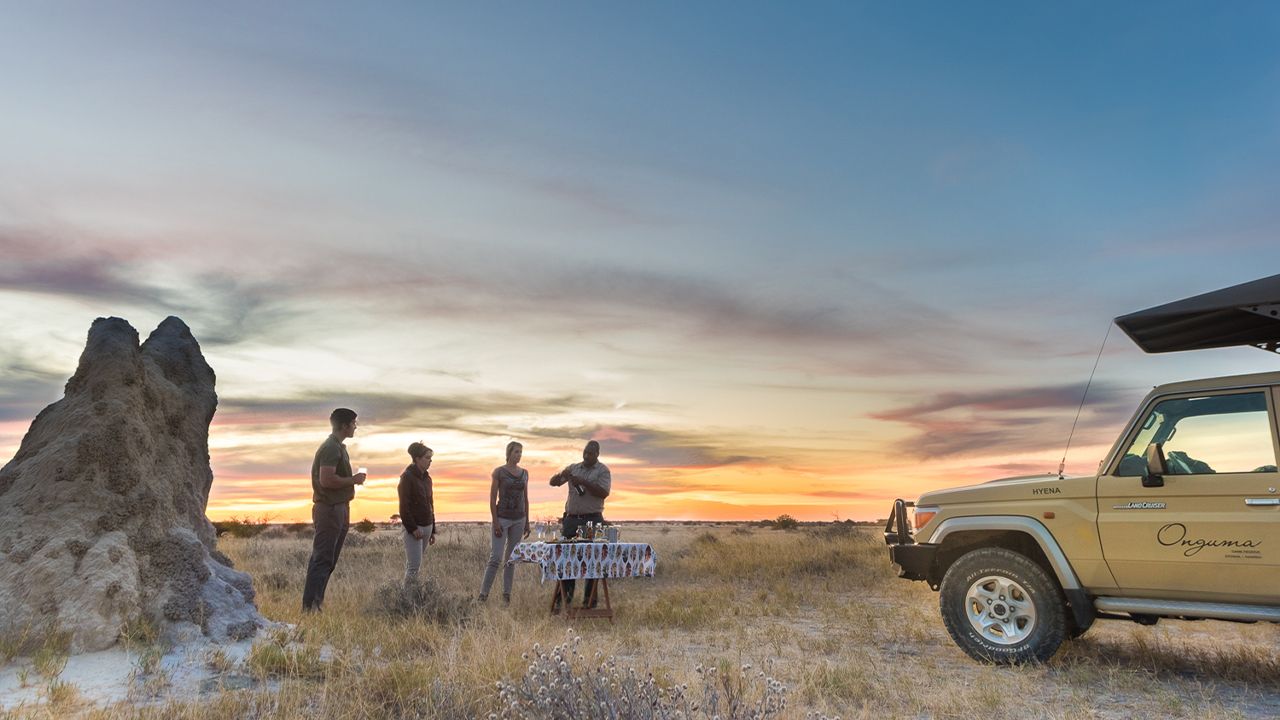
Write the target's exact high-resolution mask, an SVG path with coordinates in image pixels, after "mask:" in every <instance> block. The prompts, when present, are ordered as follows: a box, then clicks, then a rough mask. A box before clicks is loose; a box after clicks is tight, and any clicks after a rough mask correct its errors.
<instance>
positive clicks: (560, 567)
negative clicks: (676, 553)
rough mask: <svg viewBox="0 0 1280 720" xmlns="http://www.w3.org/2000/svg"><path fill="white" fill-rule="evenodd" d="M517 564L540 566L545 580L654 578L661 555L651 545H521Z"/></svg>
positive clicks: (514, 554) (515, 553) (513, 553)
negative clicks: (535, 564) (526, 563)
mask: <svg viewBox="0 0 1280 720" xmlns="http://www.w3.org/2000/svg"><path fill="white" fill-rule="evenodd" d="M511 560H512V561H514V562H530V563H538V564H539V565H541V566H542V579H543V580H581V579H586V578H625V577H653V571H654V568H656V567H657V564H658V554H657V553H656V552H654V551H653V547H652V546H650V545H649V544H648V543H602V542H594V543H587V542H574V543H545V542H531V543H520V544H519V545H517V546H516V547H515V549H514V550H512V551H511Z"/></svg>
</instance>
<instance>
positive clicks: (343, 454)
mask: <svg viewBox="0 0 1280 720" xmlns="http://www.w3.org/2000/svg"><path fill="white" fill-rule="evenodd" d="M329 425H330V426H331V427H332V428H333V434H331V435H330V436H329V437H328V438H327V439H326V440H325V441H324V442H323V443H321V444H320V448H319V449H318V450H316V456H315V459H314V460H313V461H312V462H311V503H312V504H311V521H312V523H313V524H314V525H315V533H316V535H315V540H314V541H313V542H312V545H311V562H309V563H308V564H307V582H306V585H305V586H304V587H303V590H302V609H303V610H304V611H308V612H310V611H316V610H319V609H320V606H321V605H322V604H324V589H325V587H326V586H327V585H328V584H329V576H330V575H331V574H333V568H334V567H335V566H336V565H337V564H338V554H339V553H341V552H342V541H343V540H345V539H346V537H347V526H348V524H349V523H350V522H351V508H350V503H351V499H352V498H353V497H355V494H356V487H355V486H356V485H363V484H364V479H365V474H364V473H358V474H353V473H352V472H351V458H350V457H349V456H348V455H347V448H346V446H345V445H343V444H342V441H343V440H346V439H347V438H349V437H353V436H354V435H355V434H356V413H355V411H354V410H348V409H347V408H338V409H337V410H334V411H333V413H332V414H331V415H329Z"/></svg>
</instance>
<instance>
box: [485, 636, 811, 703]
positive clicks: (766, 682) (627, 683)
mask: <svg viewBox="0 0 1280 720" xmlns="http://www.w3.org/2000/svg"><path fill="white" fill-rule="evenodd" d="M569 635H570V638H569V640H568V641H567V642H565V643H564V644H563V645H557V646H556V647H555V648H553V649H552V650H551V651H550V652H543V651H542V650H541V649H540V647H539V646H537V645H534V646H533V653H532V654H531V655H530V654H526V655H525V656H524V657H525V659H527V660H528V661H529V667H528V669H527V670H526V671H525V674H524V677H522V678H521V679H520V680H519V681H518V682H515V683H508V682H501V681H500V682H499V683H498V693H499V697H500V698H501V700H502V705H503V709H502V717H503V718H512V719H515V720H551V719H552V718H555V719H559V718H618V719H619V720H631V719H633V718H634V719H636V720H639V719H640V718H645V719H646V720H649V719H652V720H675V719H676V718H682V719H685V718H687V719H689V720H694V719H701V720H710V719H711V718H717V719H719V720H747V719H748V718H750V719H751V720H769V719H770V718H774V717H777V716H778V715H779V714H781V713H782V712H783V710H785V709H786V706H787V689H786V687H785V686H784V685H783V684H782V683H780V682H778V681H777V680H774V679H773V678H771V677H768V676H767V675H766V674H765V673H764V672H753V671H752V669H751V666H750V665H743V666H742V667H741V668H739V669H738V670H737V671H734V670H733V669H730V668H729V667H728V666H727V665H723V666H722V667H719V668H715V667H712V668H704V667H702V666H701V665H699V666H698V668H697V673H698V676H699V678H701V684H702V687H701V688H695V689H693V690H692V691H691V690H690V688H689V686H688V685H671V686H664V685H661V684H659V683H658V681H657V680H656V679H655V678H654V677H653V673H643V674H641V673H639V672H636V670H635V669H634V668H631V667H621V666H619V665H618V663H617V661H616V660H615V659H614V658H612V657H610V658H604V659H600V657H599V656H598V655H597V656H596V658H595V659H594V660H588V659H587V658H586V657H584V656H583V654H582V652H581V651H580V650H579V646H580V645H581V641H582V638H580V637H574V636H573V631H572V630H570V631H569ZM593 665H594V667H593Z"/></svg>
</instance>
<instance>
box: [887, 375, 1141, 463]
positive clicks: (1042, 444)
mask: <svg viewBox="0 0 1280 720" xmlns="http://www.w3.org/2000/svg"><path fill="white" fill-rule="evenodd" d="M1083 391H1084V386H1083V385H1047V386H1032V387H1022V388H1016V389H1009V390H990V391H981V392H971V393H956V392H946V393H939V394H938V395H936V396H934V397H933V398H932V399H929V400H926V401H924V402H920V403H917V404H914V405H910V406H907V407H902V408H898V409H893V410H885V411H882V412H878V413H873V414H871V417H872V418H874V419H877V420H886V421H891V422H899V423H905V424H907V425H908V426H910V427H912V428H913V429H915V431H916V433H915V434H914V435H912V436H911V437H909V438H906V439H904V440H900V441H898V442H897V443H895V447H896V448H897V449H898V451H899V452H903V453H906V452H910V453H912V454H914V456H916V457H920V458H926V457H949V456H960V455H973V454H983V455H1000V454H1004V453H1012V452H1026V451H1029V450H1042V449H1044V448H1048V447H1055V446H1057V445H1059V444H1060V443H1064V442H1065V441H1066V438H1067V434H1068V432H1069V431H1070V429H1071V418H1072V417H1073V416H1074V414H1075V410H1076V408H1078V407H1079V405H1080V399H1081V394H1082V393H1083ZM1085 410H1086V415H1085V416H1084V417H1083V418H1082V424H1081V425H1080V428H1079V430H1078V432H1083V433H1084V434H1085V435H1087V434H1089V433H1091V432H1093V431H1094V430H1095V429H1098V428H1101V427H1103V426H1104V425H1105V426H1111V425H1114V423H1115V422H1117V421H1118V420H1119V419H1120V418H1121V417H1122V416H1123V414H1124V413H1127V412H1128V411H1129V410H1130V398H1129V397H1128V395H1127V393H1123V392H1121V391H1120V390H1119V389H1118V388H1116V387H1113V386H1110V385H1107V384H1094V385H1093V386H1092V387H1091V388H1090V390H1089V401H1088V404H1087V405H1086V406H1085Z"/></svg>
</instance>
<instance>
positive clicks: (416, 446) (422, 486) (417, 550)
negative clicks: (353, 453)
mask: <svg viewBox="0 0 1280 720" xmlns="http://www.w3.org/2000/svg"><path fill="white" fill-rule="evenodd" d="M434 454H435V453H434V452H433V451H432V450H431V448H429V447H427V446H426V445H423V444H422V443H420V442H416V443H413V444H412V445H410V446H409V458H410V459H411V460H412V461H413V462H411V463H409V467H407V468H405V469H404V472H402V473H400V485H399V487H398V488H397V491H398V493H399V495H400V524H401V525H404V582H405V584H406V585H408V584H411V583H413V582H416V581H417V579H418V569H419V568H420V567H422V555H423V553H425V552H426V550H427V546H429V545H435V544H436V507H435V498H434V496H433V493H432V490H431V475H430V474H429V473H428V472H427V468H429V467H431V457H432V455H434Z"/></svg>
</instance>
